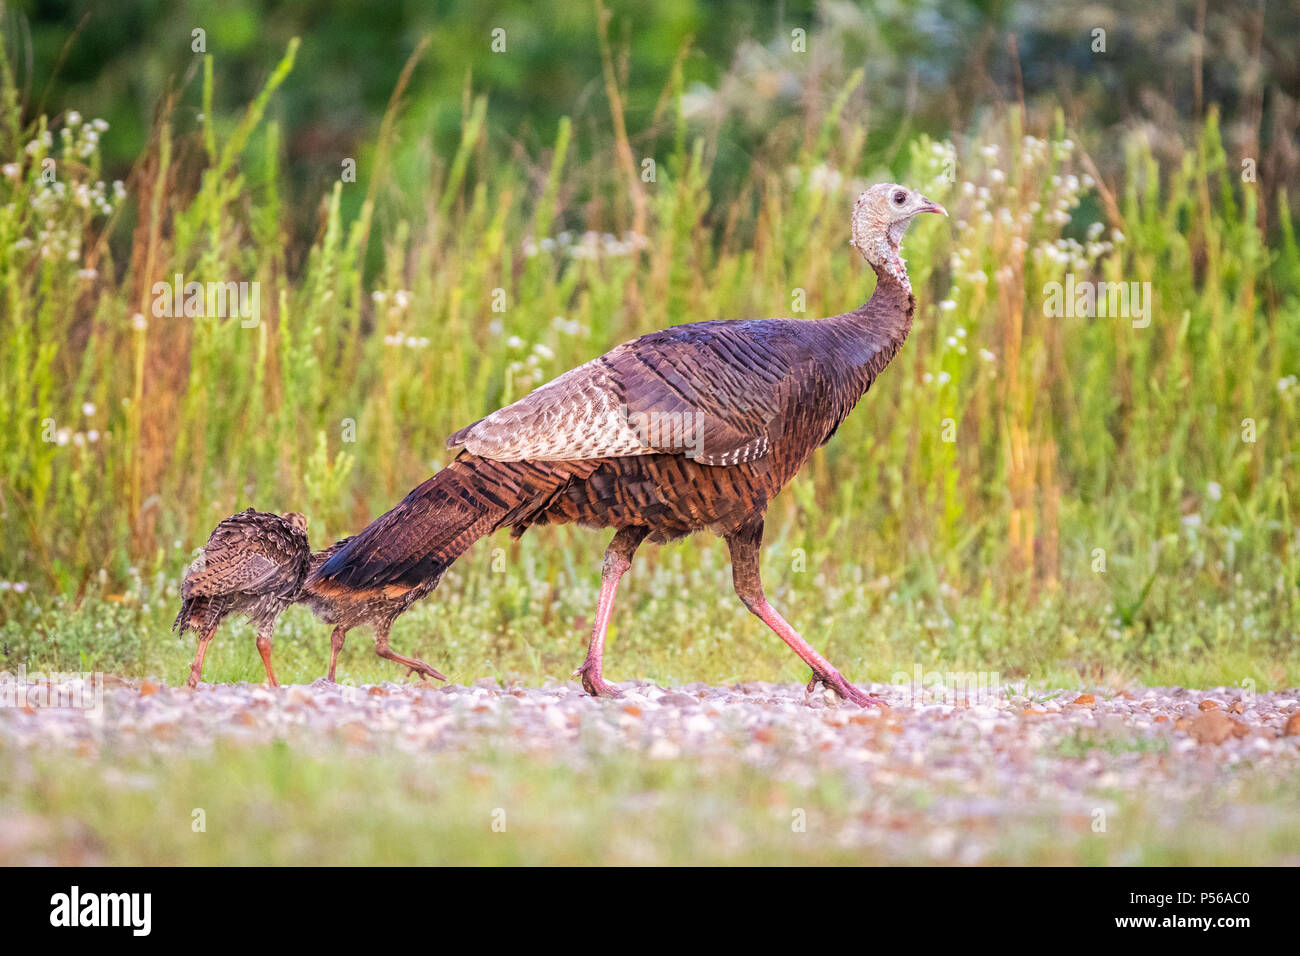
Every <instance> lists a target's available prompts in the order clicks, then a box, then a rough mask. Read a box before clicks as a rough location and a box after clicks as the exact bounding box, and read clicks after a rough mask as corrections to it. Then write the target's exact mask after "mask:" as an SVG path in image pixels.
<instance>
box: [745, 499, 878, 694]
mask: <svg viewBox="0 0 1300 956" xmlns="http://www.w3.org/2000/svg"><path fill="white" fill-rule="evenodd" d="M762 543H763V522H762V521H761V520H760V521H758V522H756V523H754V524H751V525H749V526H747V527H745V528H741V529H740V530H739V531H737V532H736V533H735V534H731V535H728V536H727V547H728V548H729V549H730V550H731V575H732V581H733V583H734V584H735V587H736V593H737V594H738V595H739V596H740V599H741V600H742V601H743V602H744V603H745V607H747V608H749V609H750V610H751V611H753V612H754V614H755V615H756V616H757V617H758V619H759V620H760V621H762V622H763V623H764V624H766V625H767V626H768V627H770V628H771V629H772V630H773V631H774V632H775V633H776V636H777V637H779V638H781V640H783V641H785V642H786V643H787V644H789V645H790V648H791V650H793V651H794V652H795V653H796V654H798V655H799V657H800V658H801V659H802V660H803V662H804V663H805V664H807V665H808V666H809V667H811V668H812V671H813V675H814V677H813V680H814V681H821V682H822V683H824V684H825V685H826V686H828V687H830V688H831V689H832V690H833V691H835V693H836V694H838V695H839V696H840V697H841V698H842V699H844V700H851V701H853V703H855V704H857V705H858V706H859V707H883V706H886V705H885V702H884V701H883V700H880V699H879V698H877V697H871V696H869V695H867V694H864V693H863V692H862V691H860V690H858V689H857V688H856V687H854V686H853V685H852V684H850V683H849V682H848V681H847V680H845V679H844V675H843V674H841V673H840V672H839V671H837V670H836V669H835V668H834V667H833V666H832V665H831V663H830V661H828V660H826V658H824V657H822V656H821V655H820V654H818V653H817V651H816V650H815V649H814V648H813V646H812V645H811V644H809V643H808V642H807V641H805V640H804V639H803V638H802V637H800V636H799V632H798V631H796V630H795V629H794V628H793V627H791V626H790V625H789V624H788V623H787V622H786V620H785V618H783V617H782V616H781V615H780V614H778V613H777V611H776V608H774V607H772V605H770V604H768V603H767V597H766V596H765V595H764V594H763V580H762V577H761V576H760V574H759V567H758V564H759V561H758V556H759V548H760V546H761V545H762Z"/></svg>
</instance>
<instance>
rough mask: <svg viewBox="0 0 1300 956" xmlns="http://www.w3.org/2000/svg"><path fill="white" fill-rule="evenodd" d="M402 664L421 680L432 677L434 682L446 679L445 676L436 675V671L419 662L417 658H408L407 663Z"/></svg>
mask: <svg viewBox="0 0 1300 956" xmlns="http://www.w3.org/2000/svg"><path fill="white" fill-rule="evenodd" d="M408 661H409V663H408ZM402 663H404V664H406V666H407V667H409V668H410V669H411V670H410V673H412V674H415V675H417V676H418V677H419V678H420V679H421V680H428V679H429V678H430V677H432V678H433V679H434V680H446V679H447V675H446V674H440V673H438V672H437V671H436V670H434V669H433V668H432V667H430V666H429V665H428V664H426V663H425V662H424V661H422V660H420V659H419V658H418V657H412V658H408V659H407V661H403V662H402Z"/></svg>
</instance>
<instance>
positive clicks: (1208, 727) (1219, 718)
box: [1187, 709, 1236, 744]
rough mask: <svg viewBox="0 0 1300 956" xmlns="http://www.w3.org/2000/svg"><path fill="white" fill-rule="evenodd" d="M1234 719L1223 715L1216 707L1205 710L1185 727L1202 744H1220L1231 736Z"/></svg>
mask: <svg viewBox="0 0 1300 956" xmlns="http://www.w3.org/2000/svg"><path fill="white" fill-rule="evenodd" d="M1234 723H1236V721H1234V720H1232V719H1231V718H1229V717H1227V716H1225V715H1224V714H1223V713H1222V712H1221V711H1219V710H1217V709H1211V710H1207V711H1205V712H1204V713H1202V714H1201V715H1200V716H1199V717H1197V718H1196V719H1195V720H1193V721H1191V722H1190V724H1189V725H1188V727H1187V732H1188V733H1190V734H1191V735H1192V736H1193V737H1194V738H1195V739H1196V741H1197V742H1198V743H1202V744H1221V743H1223V742H1224V741H1225V740H1227V739H1228V737H1229V736H1231V734H1232V732H1233V729H1232V725H1233V724H1234Z"/></svg>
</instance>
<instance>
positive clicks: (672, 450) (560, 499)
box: [307, 184, 947, 706]
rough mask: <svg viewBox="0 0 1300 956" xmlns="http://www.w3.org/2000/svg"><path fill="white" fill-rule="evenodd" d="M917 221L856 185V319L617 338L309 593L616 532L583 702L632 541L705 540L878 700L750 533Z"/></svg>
mask: <svg viewBox="0 0 1300 956" xmlns="http://www.w3.org/2000/svg"><path fill="white" fill-rule="evenodd" d="M922 212H941V213H944V214H945V215H947V213H946V211H945V210H944V209H943V207H942V206H940V205H939V204H938V203H933V202H930V201H929V200H928V199H926V198H925V197H924V196H921V195H919V194H918V193H916V192H913V191H912V190H909V189H906V188H904V187H902V186H896V185H892V184H883V185H877V186H873V187H871V188H870V189H868V190H867V191H866V192H864V193H863V194H862V195H861V196H859V197H858V199H857V202H856V204H855V205H854V209H853V218H852V235H853V239H852V244H853V246H855V247H856V248H857V249H858V251H859V252H861V254H862V255H863V257H864V258H865V259H866V260H867V262H868V263H870V264H871V266H872V268H873V269H874V270H875V272H876V276H877V280H876V289H875V292H874V294H873V295H872V296H871V299H870V301H868V302H867V303H866V304H865V305H863V306H862V307H861V308H859V309H855V310H854V311H852V312H846V313H844V314H843V315H837V316H834V317H833V318H827V319H821V320H817V321H807V320H802V319H759V320H750V321H744V320H740V321H710V322H696V323H691V324H688V325H679V326H676V327H674V328H670V329H667V330H664V331H661V332H654V333H651V334H650V335H645V336H642V337H641V338H638V339H634V340H633V341H631V342H627V343H625V344H623V345H620V346H618V347H617V348H615V349H613V350H611V351H609V352H607V353H606V354H604V355H602V356H601V357H599V358H597V359H594V360H593V361H591V362H588V363H586V364H585V365H582V366H580V367H578V368H576V369H573V370H572V371H570V372H567V373H566V374H564V375H561V376H560V377H559V378H557V379H555V380H554V381H552V382H550V383H548V384H546V385H543V386H541V387H540V388H538V389H537V390H536V391H534V392H533V393H532V394H530V395H528V396H526V397H524V398H522V399H520V400H519V401H517V402H515V403H514V404H512V405H510V406H507V407H506V408H503V409H501V410H499V411H497V412H494V413H493V414H491V415H489V416H487V417H486V418H484V419H482V420H481V421H478V422H475V423H474V424H473V425H470V426H468V427H467V428H463V429H461V430H460V431H458V432H456V433H455V434H454V435H452V436H451V438H449V439H448V440H447V445H448V447H449V448H453V449H455V448H459V449H461V451H460V454H459V455H457V457H456V458H455V459H454V460H453V461H452V462H451V463H450V464H449V465H448V466H447V467H446V468H444V469H443V470H442V471H440V472H439V473H438V474H436V475H434V476H433V477H432V478H430V479H428V480H427V481H425V482H424V483H423V484H422V485H420V486H419V487H418V488H416V489H415V490H413V491H412V492H411V493H410V494H409V495H407V496H406V498H405V499H404V500H403V501H402V502H401V503H400V504H398V505H397V506H396V507H395V508H393V509H392V510H391V511H389V512H388V513H387V514H384V515H383V516H381V517H379V518H378V519H376V520H375V521H374V522H372V523H371V524H370V525H369V526H368V527H367V528H366V529H365V530H363V531H362V532H361V533H360V534H358V535H357V536H356V537H355V538H353V539H352V540H351V541H350V542H348V543H347V544H346V545H344V546H342V547H340V548H339V549H338V551H337V552H336V553H335V554H334V555H332V556H331V557H330V558H329V559H328V560H327V561H326V562H325V563H324V564H323V565H322V566H321V567H320V568H318V569H317V570H315V571H314V572H312V574H311V575H310V576H309V578H308V584H307V587H308V588H309V589H311V590H312V591H314V592H316V593H318V594H322V595H339V596H340V598H342V597H343V596H344V595H347V596H348V599H349V600H353V601H355V600H361V599H374V600H386V601H392V602H394V603H395V604H401V605H402V606H403V609H404V608H405V607H406V606H409V605H410V604H411V603H413V602H414V601H416V600H418V599H419V598H421V597H423V596H424V595H426V594H428V593H429V592H430V591H431V590H433V588H434V587H436V586H437V583H438V581H439V580H440V579H441V577H442V575H443V573H444V572H445V571H446V569H447V567H448V566H449V565H450V564H451V563H452V562H453V561H454V560H455V559H456V558H457V557H458V556H459V555H460V554H461V553H462V552H464V551H465V549H466V548H468V547H469V545H470V544H472V543H473V542H474V541H475V540H477V539H478V538H479V537H481V536H482V535H485V534H488V533H490V532H492V531H494V530H496V529H498V528H504V527H510V528H511V529H512V531H513V534H514V535H516V536H518V535H520V534H522V533H523V532H524V531H525V530H526V529H527V528H528V527H529V526H531V525H535V524H549V523H563V522H577V523H579V524H584V525H588V526H591V527H612V528H616V529H617V533H616V534H615V535H614V538H613V541H611V543H610V545H609V548H608V550H607V551H606V552H605V564H604V571H603V573H602V576H601V589H600V600H599V604H598V606H597V609H596V617H595V622H594V625H593V627H592V634H591V642H590V645H589V648H588V651H587V658H586V661H585V662H584V663H583V665H582V667H580V668H579V669H578V671H577V672H576V674H580V675H581V677H582V682H583V685H584V686H585V687H586V689H587V691H588V692H589V693H591V694H593V695H598V696H620V692H619V691H618V690H617V688H614V687H612V686H611V685H609V684H607V683H606V682H605V681H604V680H603V678H602V676H601V663H602V657H603V653H604V643H605V632H606V628H607V627H608V624H609V618H610V612H611V610H612V607H613V601H614V594H615V591H616V589H617V587H618V582H619V579H620V578H621V577H622V576H623V574H624V573H625V572H626V571H627V570H628V568H629V567H630V566H631V561H632V556H633V553H634V552H635V551H636V549H637V547H638V546H639V545H640V544H641V542H642V541H644V540H645V539H646V538H649V539H650V540H652V541H656V542H665V541H669V540H672V539H674V538H678V537H681V536H683V535H686V534H690V533H691V532H694V531H703V530H710V531H713V532H714V533H715V534H718V535H720V536H722V537H723V538H724V539H725V540H726V542H727V545H728V547H729V550H730V552H731V561H732V576H733V582H734V585H735V589H736V592H737V594H738V595H739V596H740V599H741V600H742V601H743V602H744V604H745V606H746V607H748V608H749V609H750V610H751V611H752V612H753V613H754V614H756V615H757V616H758V617H759V618H760V619H761V620H762V621H763V622H764V623H765V624H767V625H768V627H770V628H771V629H772V630H773V631H774V632H776V634H777V635H778V636H779V637H780V638H781V639H782V640H783V641H785V642H786V643H787V644H788V645H790V647H791V648H792V649H793V650H794V651H795V653H796V654H798V655H799V657H800V658H802V659H803V661H804V662H805V663H807V664H808V666H809V667H810V668H812V672H813V677H812V680H811V681H810V682H809V689H810V690H811V689H812V688H813V687H814V686H816V684H817V683H819V682H821V683H824V684H825V685H827V686H829V687H831V688H832V689H833V690H834V691H835V692H836V693H837V694H839V696H840V697H842V698H847V699H849V700H852V701H854V702H855V703H857V704H860V705H863V706H867V705H873V704H878V703H880V702H879V701H877V700H875V699H874V698H871V697H868V696H867V695H866V694H864V693H862V691H860V690H858V689H857V688H856V687H854V686H853V685H852V684H850V683H849V682H848V681H847V680H845V678H844V677H843V675H841V674H840V672H839V671H838V670H836V669H835V668H834V667H833V666H831V664H830V663H829V662H828V661H827V660H826V659H825V658H823V657H822V656H821V655H820V654H819V653H817V651H816V650H814V649H813V647H812V646H811V645H809V644H808V643H807V642H806V641H804V640H803V639H802V638H801V637H800V636H799V634H798V633H797V632H796V631H795V630H794V628H792V627H791V626H790V625H789V624H788V623H786V621H785V620H784V619H783V618H782V617H781V616H780V615H779V614H778V613H777V612H776V611H775V610H774V609H773V608H772V606H771V605H770V604H768V603H767V599H766V597H764V594H763V586H762V582H761V580H760V577H759V548H760V545H761V542H762V538H763V520H764V515H765V512H766V510H767V505H768V502H770V501H771V500H772V499H773V498H774V497H775V496H776V494H777V492H778V491H780V490H781V488H782V487H783V486H784V485H785V484H786V483H787V482H788V481H789V480H790V479H791V478H792V477H793V476H794V474H795V472H797V471H798V470H799V468H800V467H802V465H803V464H804V463H805V462H806V461H807V460H808V458H809V457H810V456H811V455H812V453H813V451H814V449H816V448H817V447H819V446H820V445H823V444H825V443H826V442H827V441H828V440H829V439H830V437H831V436H832V435H833V434H834V433H835V430H836V428H838V427H839V425H840V423H841V422H842V421H843V420H844V418H845V417H846V416H847V415H848V413H849V412H850V410H852V408H853V407H854V405H856V404H857V402H858V400H859V399H860V398H862V396H863V395H864V394H865V393H866V391H867V389H868V388H870V387H871V384H872V382H873V381H874V380H875V378H876V376H877V375H879V374H880V372H881V370H882V369H884V368H885V366H886V365H888V364H889V361H890V360H891V359H892V358H893V357H894V355H895V353H896V352H897V351H898V350H899V348H900V347H901V346H902V344H903V342H904V340H905V339H906V338H907V335H908V332H909V331H910V330H911V327H912V312H913V309H914V307H915V299H914V298H913V296H912V288H911V283H910V282H909V281H908V277H907V270H906V268H905V267H904V264H903V260H902V258H901V257H900V255H899V250H900V247H901V244H902V239H903V234H904V233H905V232H906V230H907V227H908V225H909V224H910V223H911V221H912V218H913V217H914V216H916V215H918V214H919V213H922Z"/></svg>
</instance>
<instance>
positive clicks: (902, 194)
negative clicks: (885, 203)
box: [894, 189, 907, 206]
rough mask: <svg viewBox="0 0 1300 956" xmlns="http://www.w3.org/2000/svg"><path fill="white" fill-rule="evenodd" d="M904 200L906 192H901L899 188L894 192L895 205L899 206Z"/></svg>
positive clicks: (905, 199)
mask: <svg viewBox="0 0 1300 956" xmlns="http://www.w3.org/2000/svg"><path fill="white" fill-rule="evenodd" d="M906 201H907V193H905V192H903V191H902V190H901V189H900V190H899V191H898V192H896V193H894V205H895V206H901V205H903V203H904V202H906Z"/></svg>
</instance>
